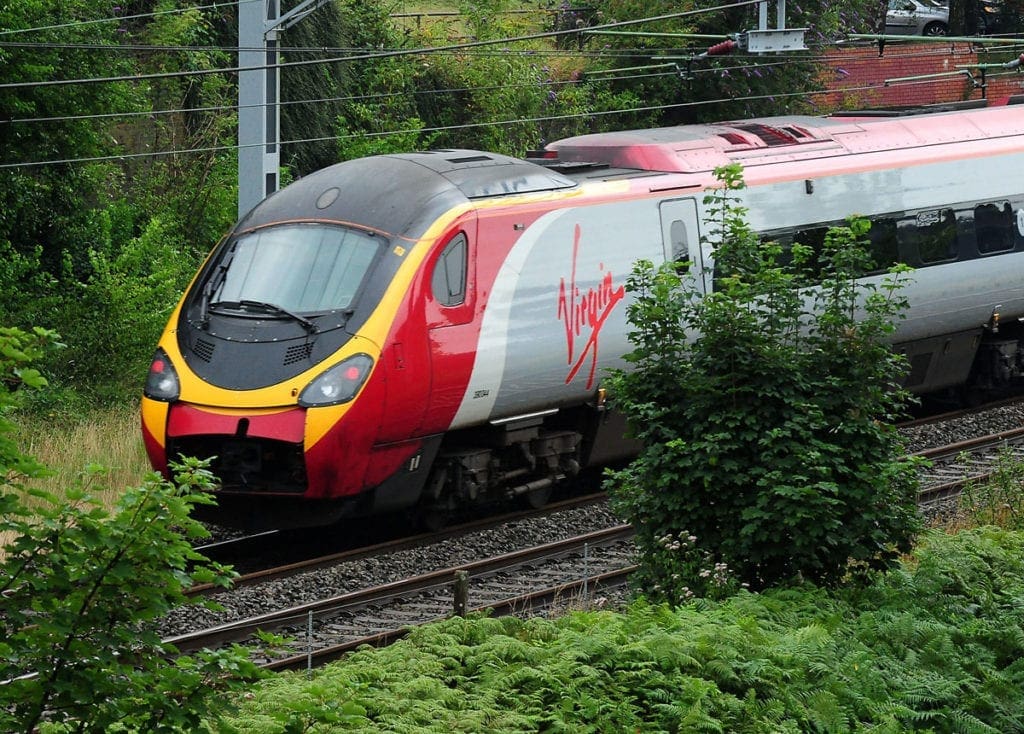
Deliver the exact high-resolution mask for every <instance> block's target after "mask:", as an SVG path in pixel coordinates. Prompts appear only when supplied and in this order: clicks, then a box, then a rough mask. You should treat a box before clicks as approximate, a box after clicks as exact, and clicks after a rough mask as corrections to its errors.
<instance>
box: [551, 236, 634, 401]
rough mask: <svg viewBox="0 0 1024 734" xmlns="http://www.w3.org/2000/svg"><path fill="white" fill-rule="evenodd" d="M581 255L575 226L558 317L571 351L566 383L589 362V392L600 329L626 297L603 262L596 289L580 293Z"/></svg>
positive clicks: (559, 290)
mask: <svg viewBox="0 0 1024 734" xmlns="http://www.w3.org/2000/svg"><path fill="white" fill-rule="evenodd" d="M579 253H580V225H578V224H577V225H576V230H575V232H574V233H573V243H572V275H571V277H570V278H569V283H568V284H566V282H565V278H562V279H561V283H560V284H559V286H558V318H559V319H561V320H562V323H563V324H564V325H565V341H566V348H567V352H568V360H567V362H568V363H569V372H568V374H567V375H566V376H565V384H567V385H568V384H569V383H570V382H572V380H573V379H574V378H575V377H576V375H577V374H578V373H579V371H580V369H582V368H583V365H584V364H586V362H587V360H589V361H590V370H589V372H588V373H587V389H588V390H589V389H590V388H591V387H592V386H593V384H594V373H595V372H596V371H597V347H598V340H599V339H600V335H601V327H603V326H604V322H605V321H606V320H607V319H608V316H609V315H610V314H611V312H612V309H613V308H615V304H617V303H618V302H619V301H621V300H622V299H623V298H625V296H626V289H625V287H624V286H621V285H620V286H619V287H618V288H616V287H615V285H614V283H613V282H612V274H611V272H605V269H604V263H600V264H599V265H598V283H597V287H596V288H595V287H590V288H587V290H586V291H581V290H580V287H579V286H578V285H577V284H576V264H577V262H578V260H579Z"/></svg>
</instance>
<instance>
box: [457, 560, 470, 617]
mask: <svg viewBox="0 0 1024 734" xmlns="http://www.w3.org/2000/svg"><path fill="white" fill-rule="evenodd" d="M468 608H469V571H456V572H455V604H454V611H455V616H456V617H465V616H466V610H467V609H468Z"/></svg>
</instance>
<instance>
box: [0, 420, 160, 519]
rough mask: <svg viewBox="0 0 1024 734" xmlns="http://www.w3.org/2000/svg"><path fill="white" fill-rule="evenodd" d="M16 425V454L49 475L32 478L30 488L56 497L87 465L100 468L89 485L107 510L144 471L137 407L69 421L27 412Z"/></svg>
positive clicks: (143, 451)
mask: <svg viewBox="0 0 1024 734" xmlns="http://www.w3.org/2000/svg"><path fill="white" fill-rule="evenodd" d="M17 425H18V428H17V431H16V435H15V440H16V441H17V442H18V445H19V447H20V449H21V451H22V452H23V453H26V454H29V455H30V456H33V457H35V458H36V460H37V461H39V462H40V463H42V464H43V465H44V466H46V467H47V468H48V469H49V470H50V472H51V475H50V476H48V477H44V478H41V479H33V480H31V481H30V486H33V487H39V488H41V489H46V490H48V491H50V492H53V493H54V494H57V495H60V494H62V493H63V491H64V490H65V489H66V488H68V487H71V486H73V485H74V484H75V482H76V481H78V480H79V479H80V478H81V477H82V476H83V474H84V473H85V472H86V469H87V468H88V467H89V466H92V465H100V466H102V467H104V469H105V472H104V474H103V475H102V479H100V480H95V481H93V482H91V486H92V487H94V489H95V490H96V491H95V495H96V496H97V497H100V498H101V499H102V500H103V502H104V504H105V505H107V506H108V507H112V506H113V504H114V503H115V502H116V501H117V499H118V497H120V495H121V493H122V492H123V491H124V490H125V489H126V488H127V487H133V486H137V485H138V484H139V483H140V482H141V481H142V478H143V477H144V476H145V475H146V473H147V472H148V471H149V463H148V461H147V460H146V452H145V450H144V448H143V445H142V433H141V432H140V429H139V410H138V406H137V405H134V404H132V405H127V406H124V405H122V406H117V407H112V408H102V409H95V410H93V411H90V412H89V413H88V414H86V415H82V416H80V417H72V418H69V417H67V416H64V415H57V414H52V413H50V414H36V413H26V414H22V415H19V416H18V417H17Z"/></svg>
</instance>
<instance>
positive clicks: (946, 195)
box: [141, 97, 1024, 528]
mask: <svg viewBox="0 0 1024 734" xmlns="http://www.w3.org/2000/svg"><path fill="white" fill-rule="evenodd" d="M1022 102H1024V98H1021V97H1011V98H1007V99H1004V100H1000V101H999V103H991V102H989V103H983V104H980V105H979V104H971V105H965V106H964V108H951V109H942V110H937V111H936V110H927V111H918V112H915V113H907V112H905V111H889V112H874V113H844V114H833V115H830V116H820V117H818V116H811V115H788V116H775V117H764V118H758V119H749V120H740V121H728V122H721V123H714V124H686V125H679V126H674V127H665V128H657V129H649V130H630V131H621V132H608V133H594V134H585V135H580V136H577V137H571V138H567V139H565V140H560V141H557V142H554V143H551V144H549V145H547V146H545V148H544V149H543V150H542V151H539V152H538V153H536V154H534V155H532V156H527V157H525V158H514V157H509V156H505V155H499V154H495V153H488V152H484V151H479V150H465V149H447V150H434V151H427V152H412V153H401V154H387V155H376V156H370V157H366V158H360V159H353V160H348V161H344V162H341V163H337V164H335V165H332V166H329V167H327V168H325V169H323V170H320V171H317V172H315V173H312V174H310V175H307V176H305V177H303V178H300V179H298V180H296V181H295V182H293V183H291V184H290V185H288V186H287V187H285V188H283V189H282V190H280V191H278V192H276V193H274V194H272V195H270V196H268V197H267V198H266V199H264V200H263V201H262V202H261V203H259V204H258V205H257V206H255V207H254V208H253V209H252V210H251V211H250V212H249V213H248V214H246V215H244V216H243V217H242V218H241V219H240V220H239V221H238V222H237V224H236V225H235V226H234V228H233V229H232V230H231V231H230V232H229V233H228V234H227V235H226V236H225V237H224V238H223V240H222V241H221V242H220V243H219V244H217V245H216V247H215V248H214V249H213V250H212V252H211V253H210V255H209V256H208V258H207V260H206V261H205V263H204V264H203V265H202V267H201V269H200V270H199V271H198V273H197V274H196V276H195V278H194V280H193V281H192V283H191V285H190V286H189V287H188V289H187V291H186V292H185V293H184V295H183V297H182V299H181V301H180V303H179V304H178V306H177V308H176V309H175V310H174V312H173V313H172V314H171V316H170V319H169V322H168V324H167V327H166V330H165V331H164V333H163V335H162V337H161V339H160V341H159V344H158V345H157V348H156V352H155V356H154V358H153V360H152V364H151V366H150V370H149V375H148V377H147V380H146V384H145V388H144V391H143V397H142V405H141V422H142V435H143V440H144V443H145V447H146V450H147V453H148V456H149V459H150V462H151V463H152V465H153V467H154V468H155V469H157V470H159V471H161V472H164V473H165V474H166V473H167V472H168V463H169V462H172V461H174V460H175V459H176V458H178V457H184V456H193V457H199V458H205V459H209V460H210V462H211V464H210V466H211V469H212V471H213V473H214V474H215V475H216V477H217V480H218V484H217V488H216V490H215V491H216V495H217V500H218V502H217V507H216V510H215V512H216V518H214V519H215V521H216V522H220V523H222V524H225V525H233V526H237V527H245V528H266V527H277V528H302V527H311V526H316V525H326V524H331V523H335V522H337V521H339V520H342V519H346V518H350V519H355V520H356V521H358V519H359V518H362V517H371V516H374V515H378V514H381V513H392V512H398V513H405V514H408V515H410V516H413V517H419V518H423V519H425V520H426V519H429V520H430V521H431V522H437V520H438V518H444V517H447V516H449V514H450V513H451V512H453V511H456V510H458V509H460V508H464V507H471V506H473V505H475V504H478V503H480V502H486V501H505V500H507V499H516V500H519V501H522V502H524V503H526V504H528V505H533V506H540V505H543V504H544V503H546V502H548V501H549V498H550V496H551V492H552V489H553V488H555V487H557V486H559V484H560V483H562V482H566V481H568V480H571V479H572V478H573V477H576V476H578V475H579V474H580V473H581V472H583V471H585V470H587V469H588V468H592V467H599V466H603V465H607V464H610V463H614V462H617V461H625V460H628V459H629V458H630V457H631V456H633V455H635V453H636V452H637V450H638V448H639V446H638V445H637V443H636V442H635V441H633V440H632V439H630V438H628V432H627V431H626V422H625V420H624V419H623V417H622V416H621V415H618V414H617V413H616V412H615V411H614V410H611V409H610V408H609V401H608V396H607V395H606V392H605V390H604V388H603V387H602V377H603V376H604V375H605V373H606V370H607V369H608V368H622V367H626V363H625V361H624V360H623V355H624V354H626V353H627V352H628V351H629V349H630V345H629V343H628V338H627V334H628V331H629V324H628V323H627V319H626V310H627V306H628V304H629V301H630V298H631V294H630V293H629V292H627V290H626V288H625V281H626V278H627V276H628V275H629V274H630V272H631V270H632V268H633V266H634V263H635V262H636V261H637V260H639V259H645V260H649V261H652V262H654V263H660V262H665V261H667V260H679V261H684V260H685V261H689V262H690V263H691V267H692V268H693V274H694V277H695V278H696V279H697V281H698V283H699V287H701V288H703V289H705V290H704V292H707V291H706V289H708V288H711V287H712V285H713V268H714V251H713V247H712V245H711V243H710V241H709V239H708V238H707V236H706V235H707V233H708V231H709V226H710V223H709V221H708V217H709V213H708V210H707V208H706V204H705V202H704V198H705V196H706V195H707V193H708V192H709V191H710V190H711V189H713V188H715V187H716V186H719V185H720V184H719V182H718V181H717V180H716V178H715V175H714V170H715V169H716V168H717V167H719V166H722V165H724V164H728V163H739V164H740V165H741V166H742V167H743V174H744V180H745V183H746V187H745V188H744V189H743V190H741V191H738V192H737V203H738V204H740V205H742V206H743V207H745V208H746V209H747V218H748V221H749V223H750V225H751V227H752V228H753V229H754V230H755V231H756V232H758V233H760V235H761V236H763V237H765V238H769V239H772V240H775V241H778V242H780V243H782V244H783V245H786V243H791V242H793V241H794V240H796V241H800V242H802V243H804V244H808V243H814V242H820V240H821V237H822V235H823V233H824V232H825V231H826V230H827V228H828V227H830V226H832V225H835V224H839V223H843V222H844V221H845V220H846V218H847V217H848V216H849V215H851V214H858V215H861V216H864V217H867V218H868V219H869V220H870V222H871V229H870V249H871V253H872V255H873V257H874V259H875V264H876V265H877V271H876V272H873V273H869V274H868V275H866V276H865V277H866V278H881V277H882V275H881V273H883V272H885V271H887V270H888V269H889V267H890V266H891V265H892V264H894V263H896V262H903V263H906V264H908V265H910V266H912V267H913V268H914V271H913V273H912V277H911V280H910V282H909V284H908V285H907V286H906V288H905V290H904V291H903V294H904V295H905V296H906V297H907V298H908V303H909V307H908V310H907V312H906V318H905V319H903V320H902V321H900V323H899V325H898V330H897V332H896V334H895V336H894V338H893V348H895V349H897V350H899V351H901V352H902V353H904V354H905V355H906V357H907V363H908V365H909V370H908V374H907V376H906V381H905V386H906V387H907V388H908V389H909V390H911V391H912V392H916V393H930V392H936V391H944V390H953V389H963V388H971V389H977V390H980V389H989V388H993V387H997V386H1000V385H1004V384H1007V383H1011V382H1014V381H1016V380H1018V378H1020V376H1021V375H1022V374H1024V326H1022V324H1024V321H1022V320H1024V185H1022V180H1024V179H1022V178H1021V171H1024V106H1020V105H1021V103H1022Z"/></svg>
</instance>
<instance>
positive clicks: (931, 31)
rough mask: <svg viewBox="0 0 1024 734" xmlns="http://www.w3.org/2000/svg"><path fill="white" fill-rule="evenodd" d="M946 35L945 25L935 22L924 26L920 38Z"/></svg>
mask: <svg viewBox="0 0 1024 734" xmlns="http://www.w3.org/2000/svg"><path fill="white" fill-rule="evenodd" d="M947 34H948V30H947V29H946V24H945V23H940V22H939V21H937V20H936V21H933V22H931V23H929V24H928V25H926V26H925V27H924V29H923V30H922V31H921V35H922V36H945V35H947Z"/></svg>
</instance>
